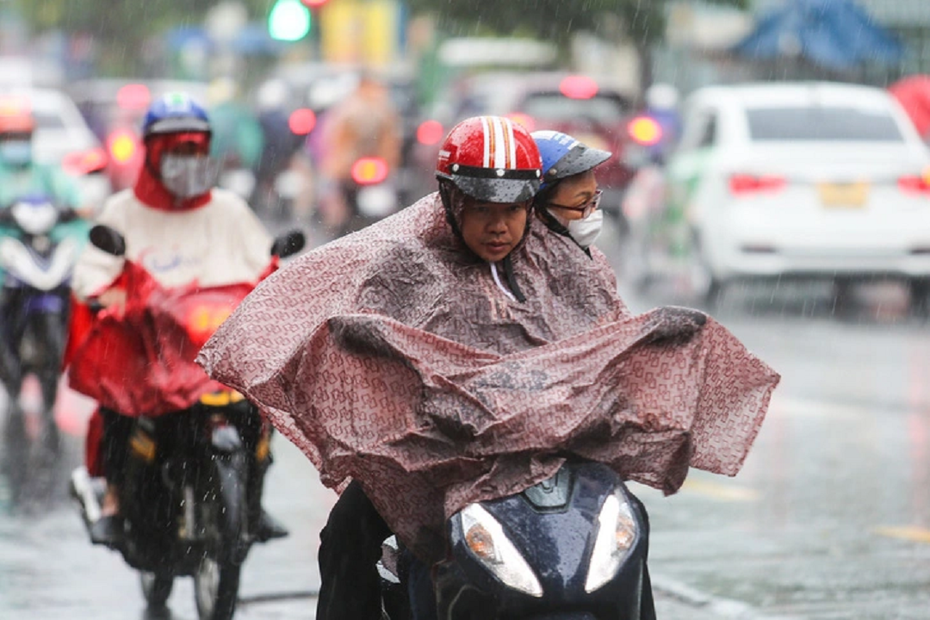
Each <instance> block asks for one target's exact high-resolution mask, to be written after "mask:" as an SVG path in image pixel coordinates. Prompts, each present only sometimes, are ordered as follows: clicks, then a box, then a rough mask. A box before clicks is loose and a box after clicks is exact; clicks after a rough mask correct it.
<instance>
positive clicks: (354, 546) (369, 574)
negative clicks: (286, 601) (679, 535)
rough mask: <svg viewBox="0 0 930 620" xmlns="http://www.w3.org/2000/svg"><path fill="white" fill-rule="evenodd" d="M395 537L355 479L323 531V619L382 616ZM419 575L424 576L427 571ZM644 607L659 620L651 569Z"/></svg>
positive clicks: (645, 618) (647, 618)
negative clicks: (384, 578) (387, 550)
mask: <svg viewBox="0 0 930 620" xmlns="http://www.w3.org/2000/svg"><path fill="white" fill-rule="evenodd" d="M634 499H635V501H636V504H637V505H636V508H637V509H638V510H639V512H640V514H641V515H642V517H643V523H644V525H645V530H646V544H647V545H648V544H649V516H648V514H647V513H646V507H645V506H643V504H642V502H640V501H639V499H638V498H634ZM390 535H391V530H390V528H388V525H387V523H385V522H384V519H383V518H382V517H381V515H380V514H378V511H377V510H376V509H375V507H374V505H373V504H372V503H371V500H370V499H368V496H367V495H365V491H363V490H362V487H361V485H360V484H358V483H357V482H355V481H352V482H351V483H350V484H349V486H348V487H346V490H345V491H344V492H343V493H342V495H341V496H340V497H339V500H338V501H337V502H336V505H335V506H333V510H332V512H330V513H329V519H328V520H327V521H326V527H324V528H323V531H321V532H320V555H319V561H320V580H321V583H320V597H319V599H318V600H317V608H316V617H317V620H347V619H349V618H351V619H352V620H379V619H380V618H381V577H380V575H378V568H377V563H378V560H379V559H380V558H381V544H382V543H383V542H384V539H386V538H387V537H388V536H390ZM648 556H649V548H648V546H647V548H646V557H647V558H648ZM418 574H421V576H422V571H419V573H418ZM640 609H641V612H640V620H655V617H656V611H655V602H654V600H653V597H652V582H651V581H650V579H649V568H648V566H646V565H644V566H643V595H642V603H641V608H640Z"/></svg>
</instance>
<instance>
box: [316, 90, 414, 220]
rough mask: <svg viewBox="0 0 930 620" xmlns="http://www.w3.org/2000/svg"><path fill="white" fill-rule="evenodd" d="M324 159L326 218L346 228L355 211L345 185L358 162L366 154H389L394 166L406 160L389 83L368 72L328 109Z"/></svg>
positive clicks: (323, 205) (322, 197) (389, 163)
mask: <svg viewBox="0 0 930 620" xmlns="http://www.w3.org/2000/svg"><path fill="white" fill-rule="evenodd" d="M323 132H324V133H323V136H322V142H323V143H322V145H321V146H322V149H321V150H322V153H321V156H322V159H321V162H320V175H321V178H320V202H321V204H320V209H321V215H322V216H323V223H324V224H325V225H326V226H327V227H330V228H337V229H338V228H340V227H341V226H342V225H343V224H344V223H345V222H346V221H347V220H348V219H349V218H350V217H351V216H352V213H350V208H351V205H347V204H346V201H345V197H344V191H343V187H344V186H345V185H346V184H347V183H351V182H352V166H353V164H355V162H356V161H358V160H359V159H360V158H363V157H376V158H380V159H383V160H384V162H385V163H386V164H387V167H388V170H391V171H394V170H396V169H397V166H398V165H399V164H400V156H401V144H402V137H401V117H400V114H399V113H398V111H397V109H396V107H395V105H394V103H393V101H392V100H391V96H390V92H389V91H388V89H387V87H386V86H385V85H384V84H382V83H381V82H380V81H378V80H377V79H376V78H375V77H374V76H373V75H371V74H370V73H368V72H363V73H362V74H361V77H360V78H359V84H358V86H357V87H356V90H355V92H353V93H352V94H351V95H349V96H348V97H347V98H346V99H344V100H343V101H342V102H340V103H338V104H336V105H334V106H333V107H332V108H331V109H330V110H329V111H328V112H327V114H326V123H325V125H324V127H323Z"/></svg>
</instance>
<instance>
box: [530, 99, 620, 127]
mask: <svg viewBox="0 0 930 620" xmlns="http://www.w3.org/2000/svg"><path fill="white" fill-rule="evenodd" d="M521 111H522V112H524V113H525V114H528V115H529V116H531V117H533V118H536V119H539V120H543V121H564V120H576V119H577V120H587V121H593V122H596V123H599V124H602V125H616V124H618V123H620V122H621V121H622V120H623V117H624V115H625V113H626V107H625V106H624V104H623V102H622V101H621V100H620V99H618V98H616V97H610V96H607V95H598V96H595V97H591V98H590V99H570V98H568V97H565V96H564V95H562V94H560V93H541V94H535V95H531V96H529V97H528V98H527V99H526V101H525V102H524V104H523V109H522V110H521Z"/></svg>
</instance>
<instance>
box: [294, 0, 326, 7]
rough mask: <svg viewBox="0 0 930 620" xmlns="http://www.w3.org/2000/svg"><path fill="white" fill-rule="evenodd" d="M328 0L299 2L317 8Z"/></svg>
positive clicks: (302, 0)
mask: <svg viewBox="0 0 930 620" xmlns="http://www.w3.org/2000/svg"><path fill="white" fill-rule="evenodd" d="M328 1H329V0H300V3H301V4H302V5H304V6H305V7H307V8H308V9H318V8H320V7H321V6H323V5H324V4H326V3H327V2H328Z"/></svg>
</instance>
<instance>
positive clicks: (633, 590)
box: [379, 463, 655, 620]
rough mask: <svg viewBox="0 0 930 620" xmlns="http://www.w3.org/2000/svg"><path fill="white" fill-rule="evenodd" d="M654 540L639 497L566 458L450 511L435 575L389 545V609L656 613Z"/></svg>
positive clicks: (601, 471) (444, 614)
mask: <svg viewBox="0 0 930 620" xmlns="http://www.w3.org/2000/svg"><path fill="white" fill-rule="evenodd" d="M648 539H649V524H648V518H647V515H646V511H645V509H644V507H643V505H642V503H641V502H640V501H639V500H638V499H637V498H636V497H635V496H634V495H632V494H631V493H630V491H629V490H628V489H627V487H626V485H625V484H624V483H623V481H622V480H621V478H620V477H619V476H618V475H617V474H616V473H615V472H614V471H613V470H611V469H610V468H608V467H607V466H605V465H601V464H596V463H566V464H565V465H564V466H563V467H562V469H561V470H560V471H559V472H558V474H557V475H556V476H554V477H553V478H551V479H549V480H546V481H544V482H542V483H540V484H537V485H536V486H533V487H531V488H529V489H527V490H526V491H524V492H522V493H520V494H517V495H513V496H511V497H506V498H502V499H498V500H494V501H488V502H480V503H476V504H471V505H469V506H467V507H465V508H464V509H463V510H461V511H460V512H458V513H457V514H455V515H453V517H452V518H451V519H450V521H449V524H448V549H449V552H448V556H447V558H446V559H445V560H444V561H442V562H440V563H438V564H437V565H436V566H434V567H433V570H432V579H431V580H429V579H426V578H425V568H424V567H422V566H420V565H417V563H416V562H413V563H409V562H407V563H405V562H404V561H400V562H396V561H395V560H396V558H395V557H392V556H393V555H394V554H395V553H396V552H395V551H393V550H392V549H393V548H391V547H388V548H387V549H386V551H387V553H385V555H384V558H383V559H382V563H381V566H380V567H379V568H380V570H381V574H382V593H383V600H384V609H385V611H386V613H387V614H388V615H389V616H390V618H391V619H392V620H399V619H400V618H408V617H413V618H414V619H415V620H426V619H428V618H437V619H438V620H479V619H480V620H511V619H514V620H515V619H518V618H519V619H526V620H646V619H652V618H655V610H654V607H653V601H652V588H651V585H650V582H649V574H648V571H647V569H646V557H647V554H648ZM395 565H396V566H397V567H398V568H399V570H393V571H391V570H388V568H387V567H394V566H395ZM405 566H409V568H405ZM424 584H426V585H425V586H424ZM408 606H409V607H408ZM434 606H435V614H433V613H432V610H433V608H434ZM410 609H413V610H415V611H414V612H412V613H411V611H410ZM424 610H426V611H424Z"/></svg>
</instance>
